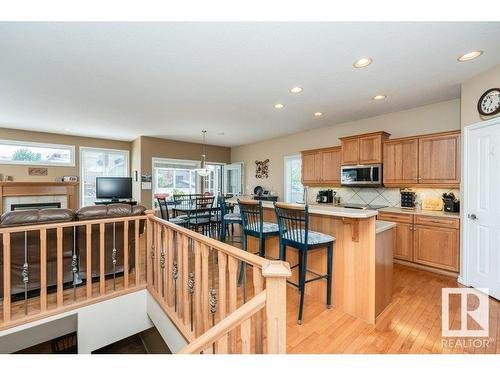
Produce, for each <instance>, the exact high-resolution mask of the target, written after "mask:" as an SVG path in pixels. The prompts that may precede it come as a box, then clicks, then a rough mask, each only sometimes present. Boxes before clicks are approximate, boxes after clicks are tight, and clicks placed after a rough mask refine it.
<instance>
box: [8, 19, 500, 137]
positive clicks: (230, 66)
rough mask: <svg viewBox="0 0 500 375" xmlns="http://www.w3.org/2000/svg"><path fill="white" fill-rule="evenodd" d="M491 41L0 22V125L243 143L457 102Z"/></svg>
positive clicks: (498, 54) (455, 33)
mask: <svg viewBox="0 0 500 375" xmlns="http://www.w3.org/2000/svg"><path fill="white" fill-rule="evenodd" d="M499 39H500V23H499V22H496V23H0V54H1V55H0V56H1V57H0V126H2V127H8V128H18V129H28V130H38V131H47V132H55V133H68V130H66V129H71V130H70V133H71V134H75V135H84V136H94V137H102V138H111V139H123V140H132V139H134V138H136V137H137V136H139V135H148V136H155V137H165V138H170V139H177V140H186V141H194V142H200V140H201V130H202V129H207V130H208V133H207V142H208V143H211V144H217V145H226V146H235V145H241V144H246V143H251V142H255V141H259V140H263V139H268V138H272V137H277V136H281V135H284V134H290V133H294V132H297V131H300V130H305V129H312V128H316V127H321V126H327V125H332V124H336V123H341V122H345V121H350V120H355V119H360V118H367V117H370V116H374V115H379V114H383V113H388V112H394V111H398V110H402V109H406V108H411V107H416V106H420V105H425V104H429V103H434V102H438V101H442V100H448V99H453V98H458V97H459V95H460V83H461V82H463V81H464V80H466V79H467V78H469V77H471V76H473V75H475V74H477V73H479V72H481V71H484V70H486V69H488V68H490V67H492V66H494V65H496V64H499V63H500V48H498V40H499ZM478 49H479V50H484V54H483V56H481V57H480V58H478V59H476V60H473V61H470V62H466V63H459V62H457V60H456V59H457V57H458V56H459V55H461V54H463V53H466V52H469V51H471V50H478ZM363 56H370V57H372V58H373V60H374V63H373V64H372V65H370V66H369V67H367V68H364V69H354V68H353V67H352V63H353V62H354V60H356V59H358V58H360V57H363ZM295 85H298V86H301V87H303V88H304V92H303V93H302V94H298V95H292V94H290V93H289V92H288V90H289V88H291V87H292V86H295ZM379 93H382V94H386V95H387V96H388V97H387V100H385V101H380V102H375V101H373V100H371V97H372V96H374V95H376V94H379ZM278 102H280V103H284V104H285V105H286V107H285V109H284V110H281V111H278V110H275V109H274V108H273V105H274V104H275V103H278ZM316 111H321V112H324V113H325V115H324V116H323V117H321V118H316V117H314V116H313V113H314V112H316ZM221 132H222V133H225V135H219V133H221ZM0 134H1V130H0Z"/></svg>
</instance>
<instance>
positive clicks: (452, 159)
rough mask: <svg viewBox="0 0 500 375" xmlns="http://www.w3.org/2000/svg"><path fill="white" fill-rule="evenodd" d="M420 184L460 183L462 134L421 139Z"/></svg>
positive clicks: (419, 159) (419, 154)
mask: <svg viewBox="0 0 500 375" xmlns="http://www.w3.org/2000/svg"><path fill="white" fill-rule="evenodd" d="M418 180H419V183H430V184H459V183H460V134H448V135H437V136H430V137H422V138H420V139H419V152H418Z"/></svg>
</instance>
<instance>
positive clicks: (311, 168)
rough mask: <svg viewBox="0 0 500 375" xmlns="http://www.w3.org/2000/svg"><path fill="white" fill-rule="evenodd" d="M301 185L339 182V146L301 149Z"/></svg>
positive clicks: (335, 183) (334, 183) (336, 183)
mask: <svg viewBox="0 0 500 375" xmlns="http://www.w3.org/2000/svg"><path fill="white" fill-rule="evenodd" d="M301 154H302V184H303V185H321V184H325V185H329V186H332V185H339V184H340V159H341V156H340V147H329V148H322V149H316V150H307V151H302V153H301Z"/></svg>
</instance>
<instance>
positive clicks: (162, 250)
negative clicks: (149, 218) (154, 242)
mask: <svg viewBox="0 0 500 375" xmlns="http://www.w3.org/2000/svg"><path fill="white" fill-rule="evenodd" d="M164 229H165V228H163V226H162V227H160V237H161V252H160V267H161V286H162V288H161V290H162V296H161V297H162V298H163V297H164V296H165V295H166V292H165V289H166V286H165V233H164Z"/></svg>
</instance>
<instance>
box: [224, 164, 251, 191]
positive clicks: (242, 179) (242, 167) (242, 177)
mask: <svg viewBox="0 0 500 375" xmlns="http://www.w3.org/2000/svg"><path fill="white" fill-rule="evenodd" d="M236 164H238V165H239V166H240V184H241V185H240V186H241V195H245V163H244V162H242V161H233V162H231V163H227V164H224V166H223V170H222V190H223V193H224V194H226V193H227V178H226V177H227V175H226V170H227V169H228V167H231V166H233V165H236Z"/></svg>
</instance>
